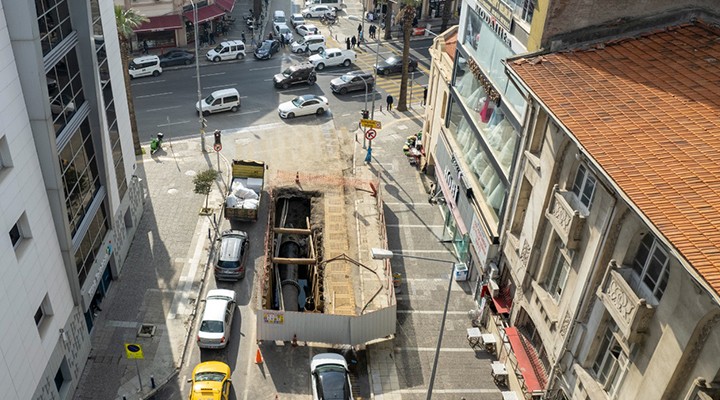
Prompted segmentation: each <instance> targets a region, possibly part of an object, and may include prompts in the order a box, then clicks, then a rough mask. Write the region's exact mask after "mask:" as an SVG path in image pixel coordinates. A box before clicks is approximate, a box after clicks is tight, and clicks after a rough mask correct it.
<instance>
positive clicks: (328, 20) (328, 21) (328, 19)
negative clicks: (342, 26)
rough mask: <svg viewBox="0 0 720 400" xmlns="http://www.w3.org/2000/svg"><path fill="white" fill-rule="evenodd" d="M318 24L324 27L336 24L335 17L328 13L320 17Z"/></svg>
mask: <svg viewBox="0 0 720 400" xmlns="http://www.w3.org/2000/svg"><path fill="white" fill-rule="evenodd" d="M320 22H322V23H323V24H325V25H334V24H336V23H337V17H336V16H334V15H332V14H330V13H328V14H324V15H323V16H322V17H320Z"/></svg>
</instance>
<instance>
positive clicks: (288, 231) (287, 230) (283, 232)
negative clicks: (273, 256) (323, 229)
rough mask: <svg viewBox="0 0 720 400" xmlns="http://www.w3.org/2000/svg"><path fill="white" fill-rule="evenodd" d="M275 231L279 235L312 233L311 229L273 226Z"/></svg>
mask: <svg viewBox="0 0 720 400" xmlns="http://www.w3.org/2000/svg"><path fill="white" fill-rule="evenodd" d="M273 232H275V233H277V234H279V235H310V234H311V233H312V231H311V230H310V229H302V228H273Z"/></svg>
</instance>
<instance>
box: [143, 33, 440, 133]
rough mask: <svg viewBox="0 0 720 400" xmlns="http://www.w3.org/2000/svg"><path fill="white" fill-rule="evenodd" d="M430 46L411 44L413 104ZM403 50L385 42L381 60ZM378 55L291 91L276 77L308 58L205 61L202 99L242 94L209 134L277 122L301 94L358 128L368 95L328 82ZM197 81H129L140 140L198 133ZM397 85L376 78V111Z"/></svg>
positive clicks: (188, 77) (173, 71)
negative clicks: (230, 91)
mask: <svg viewBox="0 0 720 400" xmlns="http://www.w3.org/2000/svg"><path fill="white" fill-rule="evenodd" d="M429 44H430V39H428V40H416V41H413V42H411V47H412V52H411V54H412V56H413V57H414V58H416V59H417V60H418V61H419V63H420V65H421V67H420V69H421V71H418V72H416V73H415V74H414V75H415V77H414V80H413V89H414V90H413V92H414V96H415V97H414V98H413V101H414V102H418V101H419V100H420V94H421V93H422V89H421V87H422V85H426V84H427V76H426V74H425V73H424V72H422V70H423V69H424V70H425V71H427V70H429V58H428V57H429V54H428V52H427V46H428V45H429ZM400 51H401V48H400V47H399V46H398V44H395V43H388V44H384V45H382V46H381V47H380V57H381V58H386V57H389V56H391V55H394V54H398V53H399V52H400ZM201 53H202V51H201ZM375 57H376V56H375V46H374V45H372V46H370V48H369V49H365V51H362V52H358V60H357V63H356V64H353V65H351V66H350V67H349V68H345V67H338V68H327V69H326V70H324V71H322V72H319V73H318V80H317V83H316V84H315V85H311V86H308V85H305V84H298V85H295V86H292V87H290V88H289V89H287V90H281V89H275V88H274V87H273V83H272V78H273V75H275V74H277V73H280V72H282V71H283V70H284V69H285V68H287V67H289V66H290V65H293V64H296V63H299V62H303V61H305V60H306V59H307V56H305V55H297V54H292V53H290V52H289V51H286V52H283V51H282V50H281V52H280V53H277V54H276V55H275V56H274V57H273V58H272V59H270V60H264V61H258V60H255V58H254V57H253V55H252V49H251V48H248V55H247V57H245V59H244V60H233V61H222V62H219V63H209V62H206V61H205V60H203V61H202V63H201V66H200V83H201V87H202V91H201V94H202V97H206V96H207V95H208V94H210V92H212V91H214V90H218V89H222V88H228V87H234V88H237V89H238V91H239V92H240V96H241V107H240V110H239V111H238V112H236V113H232V112H224V113H217V114H212V115H210V116H208V117H207V118H206V119H207V125H208V126H207V128H206V132H213V131H214V130H215V129H220V130H223V129H237V128H243V127H249V126H256V125H264V124H269V123H275V122H277V121H278V120H279V117H278V115H277V106H278V104H280V103H282V102H284V101H288V100H291V99H292V98H293V97H295V96H298V95H302V94H317V95H323V96H326V97H328V99H329V101H330V110H331V111H330V112H329V113H328V114H327V115H326V116H325V118H333V119H334V121H335V125H336V127H339V126H346V127H349V128H350V127H354V126H356V125H357V121H358V119H359V113H360V110H362V109H363V107H364V101H365V93H364V92H362V91H360V92H353V93H348V94H346V95H344V96H341V95H335V94H333V93H332V91H331V90H330V80H332V79H333V78H334V77H336V76H339V75H342V74H343V73H345V72H348V71H351V70H359V69H363V70H367V71H369V70H371V69H372V65H373V64H374V61H375ZM196 82H197V80H196V74H195V68H194V66H183V67H171V68H166V69H165V70H164V72H163V74H162V75H160V76H158V77H146V78H138V79H136V80H133V81H132V82H131V85H132V93H133V97H134V102H135V112H136V118H137V122H138V129H139V130H140V140H141V141H143V142H147V141H150V140H151V139H153V138H154V137H155V135H156V134H157V133H158V132H162V133H164V134H165V138H166V140H168V139H180V138H186V137H191V136H195V135H198V132H199V129H200V123H199V117H198V115H197V112H196V110H195V103H196V102H197V97H198V96H197V83H196ZM399 87H400V76H399V75H393V76H390V77H378V84H377V88H376V89H377V92H376V93H374V95H375V99H376V108H377V107H379V106H380V105H381V104H384V99H385V97H386V95H387V93H392V94H393V96H394V97H395V99H396V100H395V101H396V104H397V99H398V97H399V96H398V94H397V93H398V92H399ZM372 95H373V93H371V94H370V95H369V96H368V102H370V101H372ZM368 106H369V105H368ZM303 118H314V117H303Z"/></svg>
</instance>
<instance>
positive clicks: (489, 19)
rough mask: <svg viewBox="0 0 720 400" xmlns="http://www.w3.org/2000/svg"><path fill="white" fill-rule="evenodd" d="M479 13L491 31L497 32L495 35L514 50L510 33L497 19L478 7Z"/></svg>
mask: <svg viewBox="0 0 720 400" xmlns="http://www.w3.org/2000/svg"><path fill="white" fill-rule="evenodd" d="M477 13H478V14H479V15H480V19H482V20H483V21H485V23H486V24H487V25H488V26H489V27H490V29H491V30H492V31H493V32H495V35H497V36H498V37H499V38H500V39H501V40H502V41H503V43H505V45H507V46H508V47H510V48H512V41H511V40H510V38H511V37H512V36H511V35H510V32H508V31H507V30H506V29H505V28H503V26H502V25H501V24H500V23H499V22H498V20H497V18H495V17H494V16H493V15H492V14H490V13H489V12H487V11H486V10H485V9H484V8H482V7H480V6H478V7H477Z"/></svg>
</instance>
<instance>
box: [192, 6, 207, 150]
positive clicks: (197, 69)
mask: <svg viewBox="0 0 720 400" xmlns="http://www.w3.org/2000/svg"><path fill="white" fill-rule="evenodd" d="M190 4H191V5H192V8H193V28H194V30H195V76H196V78H197V98H198V108H199V111H198V113H199V114H200V119H199V122H200V148H201V149H202V152H203V153H206V152H207V149H205V123H206V121H205V115H203V104H202V95H201V93H200V90H201V87H200V50H199V49H198V42H199V41H200V36H199V32H198V14H197V6H196V5H195V2H194V1H193V0H190Z"/></svg>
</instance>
